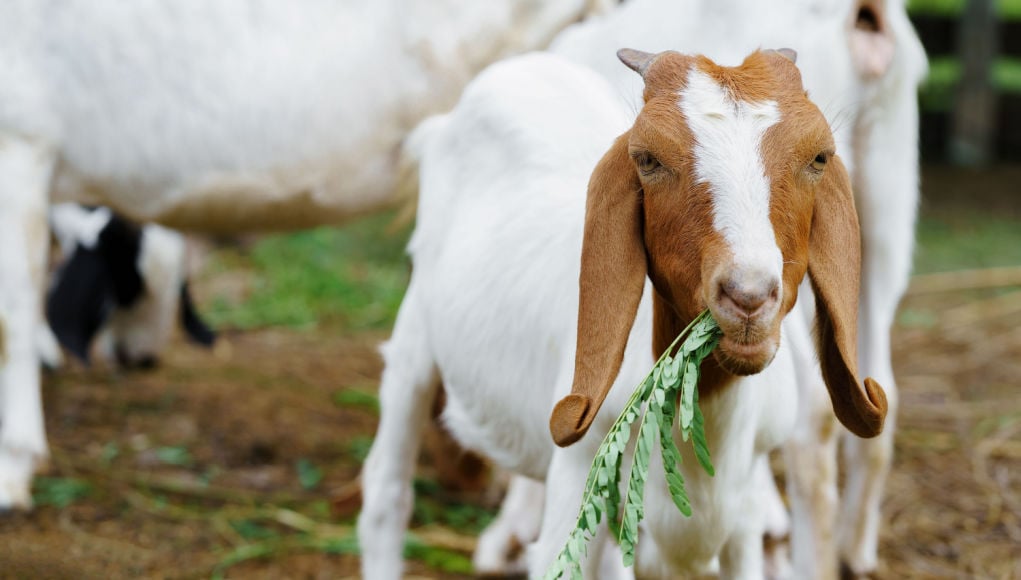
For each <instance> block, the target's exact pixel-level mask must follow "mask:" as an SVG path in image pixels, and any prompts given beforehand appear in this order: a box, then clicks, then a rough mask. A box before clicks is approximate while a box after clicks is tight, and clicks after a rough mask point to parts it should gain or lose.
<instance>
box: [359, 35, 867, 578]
mask: <svg viewBox="0 0 1021 580" xmlns="http://www.w3.org/2000/svg"><path fill="white" fill-rule="evenodd" d="M621 59H622V60H624V62H625V63H626V64H628V66H629V67H630V68H632V69H634V70H636V71H638V72H640V73H641V75H642V77H643V78H644V81H645V91H644V105H643V107H642V109H641V111H640V112H639V114H638V117H637V119H636V120H635V121H634V124H633V127H631V128H630V129H629V128H628V123H627V113H626V109H625V108H624V107H622V106H621V103H620V101H619V100H618V99H617V98H616V96H615V93H614V91H613V89H612V88H611V87H610V86H608V85H607V84H606V83H605V81H604V80H602V79H601V78H599V77H598V76H597V75H595V74H594V73H592V72H591V71H589V70H587V69H585V68H583V67H579V66H577V65H573V64H571V63H569V62H568V61H566V60H564V59H561V58H558V57H555V56H551V55H542V54H536V55H528V56H524V57H519V58H516V59H511V60H509V61H505V62H503V63H499V64H497V65H494V66H492V67H490V68H489V69H487V70H486V71H484V72H483V73H482V74H481V75H480V76H479V77H478V78H477V79H476V80H475V81H473V83H471V84H470V85H469V87H468V88H467V89H466V91H465V93H464V95H463V96H462V99H461V101H460V102H459V104H458V106H457V107H456V108H455V109H454V111H453V112H452V113H450V114H449V115H447V116H444V117H438V118H435V119H433V120H430V121H429V122H427V123H426V124H425V125H423V127H422V128H421V129H420V130H419V132H417V133H416V135H415V136H414V137H413V140H412V142H411V146H412V147H413V148H416V150H419V151H420V163H421V164H420V167H419V171H420V176H421V190H420V203H419V214H418V226H417V227H416V230H415V233H414V235H413V237H412V240H411V243H410V244H409V251H410V253H411V255H412V257H413V260H414V271H413V274H412V279H411V282H410V285H409V288H408V292H407V294H406V296H405V299H404V302H403V303H402V305H401V309H400V312H399V314H398V318H397V323H396V325H395V328H394V333H393V337H392V339H391V340H390V341H389V343H387V345H386V346H385V347H384V348H383V353H384V358H385V360H386V368H385V370H384V373H383V381H382V385H381V395H380V396H381V402H382V414H381V417H380V426H379V431H378V433H377V437H376V440H375V442H374V444H373V447H372V450H371V451H370V453H369V456H368V458H367V460H366V464H365V470H364V473H363V490H364V492H363V493H364V507H363V512H362V514H361V516H360V518H359V521H358V533H359V542H360V546H361V550H362V570H363V574H364V575H365V577H366V578H368V579H369V580H377V579H384V578H396V577H399V575H400V571H401V566H400V554H401V546H402V544H403V537H404V530H405V527H406V526H407V520H408V517H409V514H410V510H411V506H412V500H413V498H412V490H411V476H412V473H413V470H414V465H415V461H414V460H415V456H416V454H417V450H418V438H419V430H420V429H421V426H422V423H423V421H425V420H426V418H427V416H428V412H429V409H430V408H431V401H432V397H433V396H434V395H435V391H436V387H437V384H438V381H439V379H440V377H442V381H443V385H444V388H445V392H446V396H447V405H446V409H445V411H444V419H445V421H446V424H447V426H448V427H449V428H450V430H451V431H452V432H453V434H454V435H455V437H457V438H458V439H459V440H460V441H461V442H462V444H464V445H465V446H466V447H468V448H470V449H473V450H476V451H479V452H482V453H484V454H486V455H488V456H489V457H491V458H493V459H494V460H495V461H496V462H497V463H498V464H500V465H501V466H502V467H504V468H506V469H509V470H512V471H515V472H517V473H521V474H524V475H527V476H529V477H533V478H536V479H541V480H545V482H546V501H545V515H544V517H543V518H542V520H541V521H542V527H541V532H540V534H539V538H538V540H537V541H536V543H535V544H534V545H533V546H532V547H531V548H530V552H529V573H530V576H532V577H534V576H536V575H538V574H541V573H542V572H543V571H544V570H545V568H546V567H547V565H548V564H549V563H550V562H551V561H552V559H553V557H554V555H555V554H556V551H557V550H558V549H559V548H560V546H561V545H562V544H563V542H564V540H565V539H566V537H567V534H568V532H569V531H570V529H571V527H572V525H573V522H574V521H575V516H576V514H577V510H578V507H579V505H580V498H581V492H582V488H583V487H584V483H585V479H586V476H587V473H588V469H589V465H590V463H591V460H592V456H593V454H594V452H595V449H596V446H597V445H598V444H599V441H600V439H601V438H602V436H603V434H605V432H606V430H607V429H608V428H609V425H610V423H611V422H612V421H613V419H614V418H615V417H616V416H617V414H618V413H619V412H620V410H621V409H622V407H623V405H624V402H625V401H626V399H627V398H628V397H629V395H630V393H631V390H632V389H633V388H634V386H635V384H637V382H638V381H639V380H640V379H641V377H643V376H644V375H645V373H646V372H648V369H649V368H650V367H651V365H652V362H653V358H652V355H653V354H654V353H655V354H658V353H659V352H662V350H663V349H664V348H666V346H667V345H668V344H669V342H670V341H671V340H672V339H673V338H674V337H675V336H676V334H677V332H679V330H680V329H681V328H683V327H684V325H685V324H686V323H687V322H688V321H690V320H691V319H692V318H693V317H694V316H695V315H696V314H697V313H698V312H699V311H701V310H702V309H703V308H706V307H708V308H710V309H711V310H712V312H713V315H714V316H715V318H716V319H717V321H718V322H719V324H720V326H721V328H722V329H723V331H724V338H723V340H722V341H721V344H720V347H719V348H718V349H717V351H716V352H715V357H714V358H712V359H710V360H709V362H707V363H706V365H705V366H704V369H703V372H704V374H703V380H702V383H701V385H700V392H701V393H703V394H702V397H701V404H702V406H703V409H704V414H705V417H706V431H707V436H708V441H709V445H710V447H711V449H712V451H713V454H714V455H713V457H714V464H715V466H716V476H715V478H710V477H708V476H706V475H705V474H704V473H701V472H700V471H699V470H698V468H697V467H695V465H696V463H695V460H694V457H693V455H692V454H691V453H690V451H688V450H687V448H686V447H683V446H682V449H684V450H683V451H682V454H683V455H684V457H685V461H684V463H683V464H682V465H681V466H680V467H681V469H682V471H683V474H684V478H685V481H686V482H687V487H688V493H689V496H690V497H691V503H692V506H693V511H694V516H693V517H692V518H691V519H685V518H684V517H683V516H681V515H680V513H678V512H677V510H676V508H674V507H673V504H672V502H671V500H670V498H669V493H668V491H667V489H666V486H665V484H664V475H663V473H662V464H661V463H659V461H658V456H656V454H653V455H654V458H653V461H652V466H651V467H650V473H649V484H648V486H647V489H646V495H645V498H646V508H647V509H646V513H647V514H648V515H647V519H646V521H645V527H644V530H645V531H646V532H648V533H647V536H645V537H644V538H643V541H642V542H641V543H640V545H639V554H638V564H637V565H638V571H639V572H640V573H642V574H646V575H664V574H668V575H669V574H673V575H676V574H677V573H698V572H704V571H705V570H707V569H708V567H709V566H710V565H711V563H712V562H713V561H714V559H715V558H717V557H719V559H720V567H721V571H722V573H723V574H724V576H726V577H758V576H761V574H762V570H763V558H762V533H763V530H764V526H765V522H764V518H765V506H764V504H763V502H762V501H761V499H762V497H763V495H762V490H761V487H760V485H758V483H757V482H758V476H757V474H758V473H761V472H762V466H763V463H764V461H765V460H766V455H765V454H767V453H768V452H769V451H770V450H771V449H774V448H777V447H778V446H779V445H781V444H782V443H783V442H784V441H785V440H786V439H787V437H788V436H789V435H790V433H791V432H792V430H793V429H794V423H795V417H796V415H797V412H798V411H797V397H798V393H797V388H796V385H795V369H794V359H793V354H792V350H791V348H790V345H789V343H790V342H791V340H792V338H791V337H790V336H788V335H789V334H800V336H801V339H803V340H804V341H806V342H809V341H810V339H809V338H808V337H807V335H808V333H807V329H806V328H805V326H804V325H803V324H798V323H797V322H800V321H795V322H796V323H795V324H790V325H786V326H785V332H784V336H783V338H782V339H781V334H780V325H781V321H782V320H783V318H784V315H786V313H787V312H788V311H789V310H790V309H791V308H792V307H793V306H794V303H795V300H796V298H797V294H798V288H799V285H800V283H801V281H802V279H803V278H804V277H805V274H806V271H807V272H808V273H809V274H810V277H811V279H812V286H813V288H814V289H815V291H816V292H817V295H818V297H819V299H818V300H817V301H816V304H817V306H818V316H819V340H818V344H819V348H820V358H821V360H822V369H823V374H824V376H825V377H826V383H827V386H828V388H829V390H830V394H831V397H832V402H833V409H834V411H836V414H837V416H838V417H839V418H840V420H841V421H842V422H843V423H844V424H845V425H846V426H848V427H849V428H850V429H851V430H852V431H854V432H855V433H857V434H859V435H861V436H874V435H876V434H877V433H878V432H879V431H881V429H882V424H883V418H884V415H885V411H886V403H885V398H884V396H883V393H882V389H880V388H879V387H878V385H876V384H875V383H874V382H873V381H871V380H866V382H865V387H864V388H863V387H862V386H861V383H860V382H859V381H858V379H857V376H856V375H857V373H856V371H855V366H856V362H855V349H856V320H855V318H856V316H855V314H856V312H857V291H856V289H857V285H858V275H859V272H858V264H859V251H858V248H859V238H858V236H859V233H858V224H857V216H856V214H855V211H854V201H853V197H852V193H851V187H850V182H849V180H848V177H847V173H846V171H845V170H844V167H843V165H842V163H841V162H840V159H839V158H838V157H836V156H835V155H834V142H833V137H832V134H831V132H830V130H829V127H828V125H827V123H826V121H825V118H824V117H823V116H822V114H821V113H820V112H819V110H818V109H817V108H816V107H815V106H814V105H813V104H812V103H811V102H810V101H809V100H808V98H807V97H806V96H805V92H804V89H803V87H802V83H801V79H800V75H799V73H798V69H797V67H795V65H794V64H793V63H792V62H791V60H793V53H790V52H772V51H769V52H757V53H754V54H752V55H751V56H749V57H748V58H747V59H746V60H745V61H744V63H743V64H741V65H740V66H739V67H735V68H724V67H719V66H717V65H715V64H714V63H712V62H711V61H710V60H708V59H706V58H705V57H688V56H682V55H680V54H678V53H674V52H667V53H662V54H660V55H651V54H646V53H639V52H637V51H627V50H625V51H621ZM621 133H623V135H621V136H620V137H618V138H617V139H616V141H613V139H614V137H615V136H617V135H618V134H621ZM607 146H609V147H610V149H609V152H607V153H606V154H605V155H604V156H603V157H602V160H599V155H600V153H601V152H602V151H604V150H605V148H606V147H607ZM597 162H598V165H597ZM593 167H595V170H594V171H593V169H592V168H593ZM590 174H591V179H590V180H589V175H590ZM586 181H588V183H589V185H588V196H587V202H586V197H585V195H583V193H582V192H583V191H584V190H585V183H586ZM579 267H580V270H579ZM579 272H580V277H579ZM579 279H580V292H579V290H578V289H579V285H578V282H576V281H577V280H579ZM649 280H651V283H650V282H649ZM650 344H651V346H652V348H651V349H650ZM576 353H577V354H576ZM771 362H772V364H770V363H771ZM754 373H758V374H754ZM745 375H751V376H745ZM572 377H573V385H572ZM604 398H605V404H603V401H604ZM558 399H559V400H560V402H559V403H557V404H556V406H555V407H554V402H556V401H557V400H558ZM601 409H602V410H601ZM551 410H552V417H551V415H550V413H551ZM600 410H601V411H600ZM590 427H592V429H591V431H592V433H591V434H589V435H587V436H586V433H587V432H588V431H589V428H590ZM551 431H552V434H553V438H552V439H551V438H550V432H551ZM554 440H555V441H556V443H557V444H559V445H562V446H567V445H570V446H569V447H562V448H558V447H555V446H554V445H553V442H554ZM576 441H577V442H576ZM574 442H576V443H574ZM572 443H574V444H573V445H571V444H572ZM605 539H606V538H605V528H604V530H603V531H602V532H600V534H599V536H598V537H597V538H596V540H595V541H594V542H593V544H592V545H591V546H590V551H589V558H588V560H587V562H586V577H595V575H596V570H595V568H596V565H597V563H599V562H600V560H601V555H602V553H603V551H604V548H605V547H606V544H607V542H606V541H605ZM618 567H619V566H618ZM617 572H618V573H619V574H624V573H625V571H624V570H617Z"/></svg>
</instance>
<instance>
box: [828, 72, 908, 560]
mask: <svg viewBox="0 0 1021 580" xmlns="http://www.w3.org/2000/svg"><path fill="white" fill-rule="evenodd" d="M915 89H916V87H915V86H914V85H913V84H911V83H910V82H907V81H905V80H902V82H901V84H897V85H892V86H889V87H885V89H884V90H886V91H887V92H886V94H884V95H883V98H884V99H886V101H887V103H889V106H886V107H876V108H874V109H873V110H872V111H871V113H872V114H873V115H875V117H866V118H864V119H863V120H862V121H861V126H860V127H858V130H857V133H858V136H859V140H858V144H857V147H858V149H859V151H858V152H859V159H860V161H859V166H858V171H857V172H856V179H855V184H854V185H855V194H856V201H857V208H858V215H859V218H860V221H861V233H862V286H861V290H862V294H861V296H862V300H861V310H860V312H859V318H858V354H859V370H860V372H861V374H862V376H871V377H873V378H874V379H875V380H876V381H878V382H879V384H880V385H882V386H883V388H884V390H885V391H886V398H887V402H888V403H889V411H888V413H887V418H886V425H885V427H884V429H883V433H881V434H880V435H879V436H878V437H876V438H874V439H870V440H857V439H853V438H851V437H848V441H847V446H846V447H845V459H846V462H845V463H846V467H847V484H846V487H845V494H844V500H843V508H842V512H841V517H840V520H839V522H840V530H839V533H838V538H839V541H840V556H841V558H842V560H843V564H844V565H845V566H847V567H848V568H849V569H850V571H851V572H852V573H854V574H862V575H865V574H869V573H871V572H874V571H875V570H876V567H877V565H878V556H877V552H878V544H879V526H880V521H881V517H880V504H881V502H882V497H883V487H884V485H885V483H886V477H887V474H888V473H889V471H890V465H891V462H892V460H893V438H894V435H895V433H896V424H897V406H898V405H897V402H898V401H897V399H898V396H897V384H896V381H895V380H894V376H893V363H892V353H891V348H890V346H891V345H890V332H891V330H892V327H893V323H894V318H895V316H896V311H897V305H898V303H899V302H900V299H901V296H903V294H904V291H905V289H906V288H907V284H908V278H909V276H910V273H911V257H912V253H913V251H914V234H915V220H916V217H917V213H918V141H917V139H918V107H917V105H916V101H915Z"/></svg>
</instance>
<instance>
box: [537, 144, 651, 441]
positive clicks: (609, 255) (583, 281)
mask: <svg viewBox="0 0 1021 580" xmlns="http://www.w3.org/2000/svg"><path fill="white" fill-rule="evenodd" d="M629 135H630V134H629V133H625V134H623V135H621V136H620V137H618V138H617V140H616V141H615V142H614V144H613V147H611V148H610V150H609V151H608V152H607V153H606V155H604V156H603V158H602V160H601V161H600V162H599V164H598V165H597V166H596V169H595V171H594V172H593V173H592V178H591V179H590V180H589V186H588V202H587V204H586V207H585V238H584V241H583V242H582V250H581V277H580V280H579V291H580V294H579V301H578V348H577V350H576V352H575V360H574V384H573V385H572V386H571V394H569V395H567V396H566V397H564V398H563V399H561V400H560V402H558V403H557V405H556V407H554V408H553V415H552V416H551V417H550V432H551V433H552V434H553V441H554V442H556V444H557V445H560V446H561V447H564V446H567V445H570V444H571V443H574V442H575V441H577V440H578V439H581V437H582V436H583V435H585V432H586V431H588V428H589V425H591V423H592V419H593V418H594V417H595V416H596V413H597V412H598V411H599V408H600V407H601V406H602V404H603V400H604V399H605V398H606V394H607V393H608V392H609V390H610V386H611V385H613V382H614V380H615V379H616V378H617V373H618V372H619V371H620V364H621V361H622V360H623V359H624V347H625V346H626V345H627V338H628V334H629V333H630V331H631V326H632V324H633V323H634V320H635V314H636V313H637V311H638V303H639V301H640V300H641V298H642V290H643V287H644V285H645V275H646V270H647V267H646V255H645V245H644V243H643V242H642V211H641V184H640V182H639V181H638V174H637V173H636V170H635V166H634V163H633V162H632V161H631V159H630V158H629V156H628V137H629Z"/></svg>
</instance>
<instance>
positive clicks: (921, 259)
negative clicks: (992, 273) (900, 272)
mask: <svg viewBox="0 0 1021 580" xmlns="http://www.w3.org/2000/svg"><path fill="white" fill-rule="evenodd" d="M917 240H918V245H917V249H916V250H915V268H914V271H915V273H916V274H925V273H929V272H945V271H951V270H964V269H972V268H992V267H996V266H1014V265H1018V264H1021V223H1018V222H1017V221H1016V220H1010V219H1003V218H998V217H994V216H991V215H987V214H984V213H979V212H959V213H956V214H954V215H938V216H924V217H923V218H922V219H921V220H920V221H919V223H918V231H917Z"/></svg>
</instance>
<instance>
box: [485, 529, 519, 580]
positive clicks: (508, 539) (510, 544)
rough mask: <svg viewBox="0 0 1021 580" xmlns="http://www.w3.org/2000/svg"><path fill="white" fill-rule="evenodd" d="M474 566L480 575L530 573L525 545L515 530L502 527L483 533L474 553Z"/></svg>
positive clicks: (500, 575) (499, 575)
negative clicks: (526, 561)
mask: <svg viewBox="0 0 1021 580" xmlns="http://www.w3.org/2000/svg"><path fill="white" fill-rule="evenodd" d="M472 567H473V568H474V569H475V574H477V575H479V576H495V577H503V576H521V575H524V574H528V565H527V564H526V563H525V549H524V546H523V545H522V544H521V541H520V540H519V539H518V538H517V536H515V535H514V533H513V532H511V531H510V530H508V529H506V528H502V527H501V529H492V528H490V529H487V530H486V531H485V532H483V533H482V535H481V536H480V537H479V541H478V544H477V545H476V547H475V554H473V555H472Z"/></svg>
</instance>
